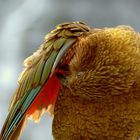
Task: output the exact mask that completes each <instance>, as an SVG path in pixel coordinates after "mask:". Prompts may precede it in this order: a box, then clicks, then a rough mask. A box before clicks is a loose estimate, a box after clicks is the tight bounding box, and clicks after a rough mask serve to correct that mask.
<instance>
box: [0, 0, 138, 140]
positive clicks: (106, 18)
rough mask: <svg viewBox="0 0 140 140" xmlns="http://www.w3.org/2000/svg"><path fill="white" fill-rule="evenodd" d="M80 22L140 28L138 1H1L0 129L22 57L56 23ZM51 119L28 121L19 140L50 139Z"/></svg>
mask: <svg viewBox="0 0 140 140" xmlns="http://www.w3.org/2000/svg"><path fill="white" fill-rule="evenodd" d="M66 21H83V22H86V23H87V24H88V25H90V26H92V27H99V28H102V27H105V26H108V27H110V26H117V25H120V24H125V25H131V26H132V27H133V28H135V30H137V31H138V32H139V31H140V1H139V0H0V129H1V127H2V125H3V123H4V120H5V117H6V116H7V114H8V111H7V109H8V105H9V102H10V99H11V97H12V94H13V92H14V90H15V88H16V87H17V78H18V75H19V73H20V72H21V71H22V69H23V66H22V62H23V60H24V59H25V58H26V57H27V56H29V55H31V54H32V53H33V51H35V50H36V49H37V48H38V46H39V45H40V44H41V42H42V41H43V37H44V35H45V34H46V33H48V32H49V31H50V30H51V29H53V28H54V26H56V25H57V24H59V23H61V22H66ZM51 124H52V119H51V118H50V117H49V116H48V115H45V116H44V117H43V118H42V120H41V122H40V123H39V124H34V123H33V122H32V121H29V123H28V125H27V127H26V129H25V130H24V132H23V135H22V137H21V140H52V139H53V138H52V135H51Z"/></svg>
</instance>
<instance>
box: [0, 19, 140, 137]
mask: <svg viewBox="0 0 140 140" xmlns="http://www.w3.org/2000/svg"><path fill="white" fill-rule="evenodd" d="M24 66H25V69H24V70H23V72H22V73H21V74H20V76H19V79H18V83H19V84H18V87H17V89H16V91H15V93H14V96H13V99H12V102H11V104H10V107H9V114H8V116H7V118H6V120H5V123H4V125H3V128H2V130H1V134H0V140H18V139H19V138H20V135H21V133H22V131H23V128H24V127H25V125H26V122H27V120H28V118H31V119H33V120H34V121H35V122H38V121H39V120H40V118H41V116H42V115H43V114H44V113H45V112H48V113H49V114H50V115H51V116H52V117H53V123H52V135H53V137H54V139H55V140H138V138H139V137H140V111H139V110H140V34H139V33H138V32H136V31H135V30H134V29H133V28H132V27H130V26H128V25H119V26H117V27H104V28H91V27H89V26H88V25H87V24H86V23H83V22H79V21H74V22H66V23H62V24H59V25H58V26H56V28H55V29H54V30H52V31H51V32H50V33H48V34H47V35H46V36H45V39H44V42H43V44H42V45H40V47H39V49H38V50H37V51H36V52H35V53H33V54H32V55H31V56H29V57H28V58H27V59H25V61H24Z"/></svg>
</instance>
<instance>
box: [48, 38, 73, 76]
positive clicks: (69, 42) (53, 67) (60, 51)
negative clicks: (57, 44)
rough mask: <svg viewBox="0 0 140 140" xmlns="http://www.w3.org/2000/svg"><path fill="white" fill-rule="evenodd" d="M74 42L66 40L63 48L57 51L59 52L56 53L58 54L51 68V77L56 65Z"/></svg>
mask: <svg viewBox="0 0 140 140" xmlns="http://www.w3.org/2000/svg"><path fill="white" fill-rule="evenodd" d="M75 41H76V39H75V38H70V39H67V41H66V43H65V44H64V46H62V48H61V49H60V50H59V52H58V54H57V56H56V59H55V61H54V63H53V66H52V70H51V75H52V74H53V72H54V70H55V69H56V67H57V65H58V64H59V62H60V61H61V59H62V58H63V56H64V54H65V53H66V51H67V50H68V49H69V48H70V47H71V46H72V45H73V44H74V42H75ZM51 75H50V76H51Z"/></svg>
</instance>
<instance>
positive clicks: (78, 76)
mask: <svg viewBox="0 0 140 140" xmlns="http://www.w3.org/2000/svg"><path fill="white" fill-rule="evenodd" d="M83 74H84V72H83V71H79V72H78V73H77V75H76V76H77V78H80V77H81V76H82V75H83Z"/></svg>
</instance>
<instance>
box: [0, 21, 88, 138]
mask: <svg viewBox="0 0 140 140" xmlns="http://www.w3.org/2000/svg"><path fill="white" fill-rule="evenodd" d="M87 31H89V27H88V26H87V25H86V24H84V23H81V22H72V23H64V24H60V25H58V26H57V27H56V28H55V29H54V30H52V31H51V32H50V33H49V34H48V35H46V37H45V40H44V43H43V44H42V45H41V46H40V48H39V50H37V51H36V52H35V53H34V54H33V55H31V56H30V57H28V58H27V59H26V60H25V61H24V66H25V70H24V71H23V72H22V73H21V75H20V76H19V86H18V88H17V90H16V92H15V94H14V97H13V100H12V102H11V105H10V107H9V111H10V112H9V115H8V117H7V119H6V121H5V124H4V126H3V129H2V131H1V136H0V139H1V140H9V139H12V137H11V135H16V134H14V133H15V131H16V129H19V128H20V127H22V126H23V122H24V120H25V118H26V115H25V112H26V111H27V109H28V108H29V107H30V105H31V104H32V102H33V101H34V100H35V98H36V97H37V95H38V94H39V93H40V91H41V90H42V88H43V87H44V85H45V83H46V82H47V81H48V80H49V79H50V77H51V76H52V75H53V72H54V70H55V68H56V67H57V65H58V63H59V62H60V60H61V58H62V56H63V55H64V54H65V52H66V51H67V50H68V49H69V48H70V46H72V45H73V43H75V41H76V39H77V37H79V36H81V35H82V34H83V33H84V32H87ZM48 100H49V99H48ZM17 135H19V133H18V134H17ZM14 138H15V137H14Z"/></svg>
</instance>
